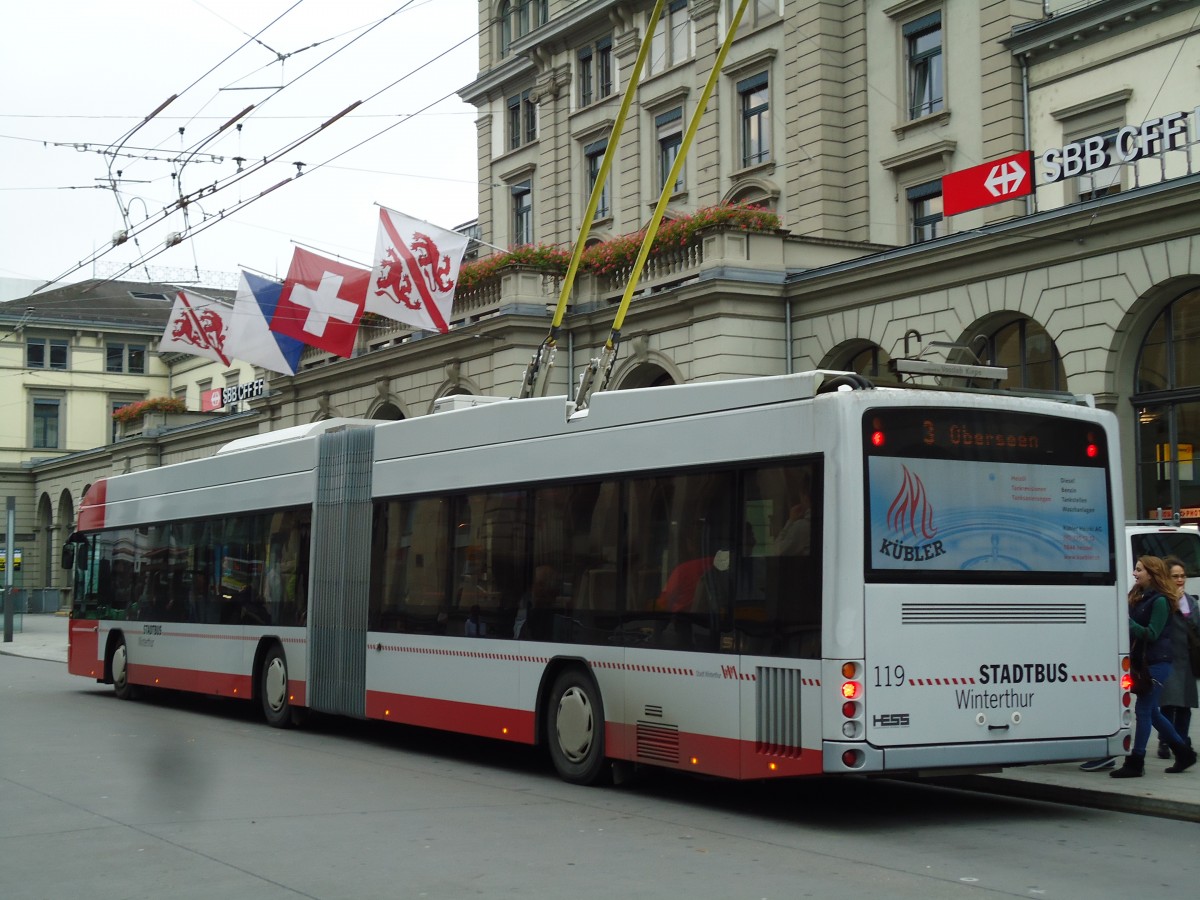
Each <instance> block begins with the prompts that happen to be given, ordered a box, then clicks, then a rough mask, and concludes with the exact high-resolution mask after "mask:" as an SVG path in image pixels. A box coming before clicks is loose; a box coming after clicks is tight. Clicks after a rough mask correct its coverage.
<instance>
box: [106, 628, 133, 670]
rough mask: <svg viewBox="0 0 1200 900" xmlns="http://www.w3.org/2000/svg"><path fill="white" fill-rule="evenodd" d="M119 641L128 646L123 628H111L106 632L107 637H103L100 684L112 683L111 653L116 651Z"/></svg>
mask: <svg viewBox="0 0 1200 900" xmlns="http://www.w3.org/2000/svg"><path fill="white" fill-rule="evenodd" d="M121 641H125V645H126V646H129V641H128V639H126V637H125V629H124V628H114V629H112V630H111V631H110V632H109V633H108V637H107V638H106V639H105V642H104V678H103V680H102V681H101V684H112V683H113V673H112V660H113V653H115V652H116V649H117V644H118V643H120V642H121Z"/></svg>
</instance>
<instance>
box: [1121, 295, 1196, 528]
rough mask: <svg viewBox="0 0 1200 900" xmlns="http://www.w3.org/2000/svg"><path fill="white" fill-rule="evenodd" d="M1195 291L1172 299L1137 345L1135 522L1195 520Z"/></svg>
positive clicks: (1134, 403)
mask: <svg viewBox="0 0 1200 900" xmlns="http://www.w3.org/2000/svg"><path fill="white" fill-rule="evenodd" d="M1198 338H1200V289H1194V290H1190V291H1188V292H1187V293H1185V294H1183V295H1182V296H1181V297H1177V298H1176V299H1175V300H1173V301H1172V302H1171V303H1170V304H1168V305H1167V307H1166V308H1165V309H1164V310H1163V311H1162V312H1161V313H1160V314H1159V316H1158V318H1157V319H1155V320H1154V323H1153V324H1152V325H1151V326H1150V330H1149V331H1148V332H1147V334H1146V338H1145V340H1144V341H1143V342H1142V348H1141V352H1140V354H1139V357H1138V365H1137V372H1136V374H1135V376H1134V388H1133V398H1132V400H1133V409H1134V415H1135V416H1136V422H1137V487H1138V490H1137V494H1138V508H1137V509H1136V510H1135V511H1134V513H1133V515H1134V517H1136V518H1150V517H1153V516H1156V515H1157V514H1158V510H1159V509H1162V510H1163V514H1164V515H1165V516H1168V517H1169V516H1171V515H1173V514H1174V512H1175V511H1176V510H1178V511H1179V513H1180V516H1181V518H1182V519H1184V520H1185V521H1196V520H1197V519H1200V472H1198V471H1197V470H1196V469H1195V462H1194V453H1195V450H1196V448H1197V445H1198V444H1200V353H1197V352H1196V351H1195V349H1194V348H1195V347H1197V346H1198V344H1197V339H1198Z"/></svg>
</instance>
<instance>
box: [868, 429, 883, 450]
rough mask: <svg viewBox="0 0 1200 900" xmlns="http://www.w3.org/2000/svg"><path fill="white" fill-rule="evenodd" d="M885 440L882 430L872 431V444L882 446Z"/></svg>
mask: <svg viewBox="0 0 1200 900" xmlns="http://www.w3.org/2000/svg"><path fill="white" fill-rule="evenodd" d="M883 442H884V437H883V432H882V431H872V432H871V445H872V446H875V447H882V446H883Z"/></svg>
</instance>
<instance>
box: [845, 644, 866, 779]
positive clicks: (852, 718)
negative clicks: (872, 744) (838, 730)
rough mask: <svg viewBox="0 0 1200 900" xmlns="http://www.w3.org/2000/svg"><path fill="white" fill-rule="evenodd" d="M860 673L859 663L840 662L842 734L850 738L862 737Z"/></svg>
mask: <svg viewBox="0 0 1200 900" xmlns="http://www.w3.org/2000/svg"><path fill="white" fill-rule="evenodd" d="M862 673H863V668H862V664H861V663H857V662H853V661H847V662H844V663H842V685H841V691H842V719H843V721H842V736H843V737H846V738H849V739H851V740H862V737H863V703H862V696H863V685H862V682H861V681H860V680H858V679H859V678H860V677H861V676H862ZM860 764H861V762H860ZM847 765H849V763H847Z"/></svg>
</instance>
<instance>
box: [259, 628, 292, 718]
mask: <svg viewBox="0 0 1200 900" xmlns="http://www.w3.org/2000/svg"><path fill="white" fill-rule="evenodd" d="M258 699H259V701H260V702H261V703H262V711H263V718H264V719H266V720H267V724H268V725H270V726H272V727H273V728H291V727H292V724H293V716H292V704H291V702H290V701H289V699H288V671H287V657H286V656H284V655H283V648H282V647H280V646H279V645H278V644H274V645H273V646H272V647H271V649H270V650H268V651H267V654H266V656H264V657H263V661H262V668H261V669H260V670H259V673H258Z"/></svg>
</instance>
